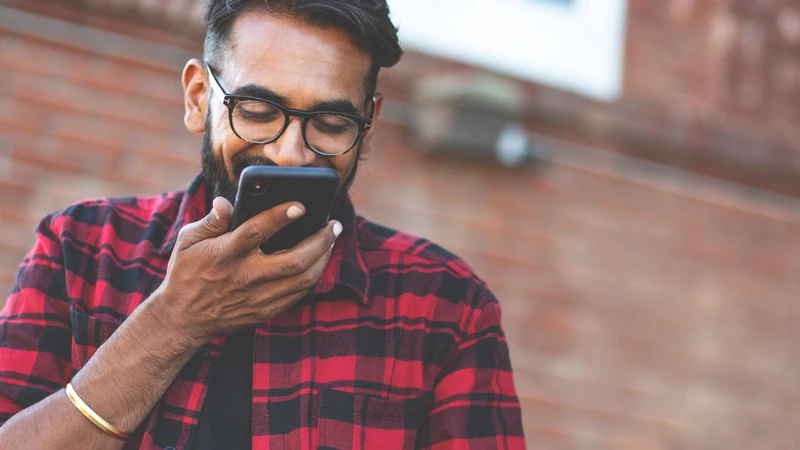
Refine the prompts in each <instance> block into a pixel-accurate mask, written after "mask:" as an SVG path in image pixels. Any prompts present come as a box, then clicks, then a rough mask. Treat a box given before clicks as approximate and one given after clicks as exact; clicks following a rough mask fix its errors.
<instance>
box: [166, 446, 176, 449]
mask: <svg viewBox="0 0 800 450" xmlns="http://www.w3.org/2000/svg"><path fill="white" fill-rule="evenodd" d="M164 450H175V447H172V446H170V447H164Z"/></svg>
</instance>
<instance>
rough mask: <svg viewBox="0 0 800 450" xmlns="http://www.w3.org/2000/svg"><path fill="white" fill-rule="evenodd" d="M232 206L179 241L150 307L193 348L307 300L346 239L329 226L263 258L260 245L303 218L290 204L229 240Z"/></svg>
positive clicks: (217, 208)
mask: <svg viewBox="0 0 800 450" xmlns="http://www.w3.org/2000/svg"><path fill="white" fill-rule="evenodd" d="M232 213H233V207H232V206H231V204H230V202H228V201H227V200H225V199H224V198H222V197H218V198H216V199H214V207H213V209H212V211H211V213H210V214H209V215H208V216H206V217H204V218H203V219H201V220H200V221H198V222H195V223H192V224H189V225H186V226H185V227H183V229H181V231H180V233H179V234H178V241H177V244H176V245H175V250H174V251H173V253H172V257H171V258H170V261H169V265H168V268H167V275H166V278H165V279H164V282H163V283H162V285H161V287H159V289H158V291H157V292H156V294H157V295H154V296H153V297H151V299H150V300H149V301H153V302H158V304H157V305H156V306H155V310H156V311H158V315H161V316H162V317H163V318H164V319H165V323H169V324H170V326H172V327H178V328H179V329H182V330H186V335H185V337H186V338H187V343H188V344H187V345H192V346H197V347H199V346H201V345H204V344H206V343H207V342H209V341H211V340H213V339H215V338H217V337H220V336H226V335H231V334H234V333H236V332H238V331H241V330H244V329H246V328H248V327H252V326H255V325H258V324H260V323H262V322H265V321H267V320H270V319H272V318H273V317H275V316H277V315H278V314H280V313H282V312H283V311H285V310H287V309H288V308H289V307H291V306H292V305H294V304H295V303H296V302H297V301H298V300H300V299H301V298H303V296H304V295H305V294H306V292H307V291H308V290H309V289H311V288H312V287H313V286H314V285H315V284H316V282H317V280H318V279H319V277H320V276H321V275H322V272H323V270H324V269H325V267H326V266H327V264H328V260H329V259H330V255H331V250H332V249H333V244H334V243H335V242H336V238H337V237H338V236H339V234H340V233H341V231H342V225H341V224H340V223H339V222H336V221H331V222H329V223H328V224H327V225H326V226H325V227H324V228H323V229H321V230H319V231H318V232H317V233H316V234H314V235H312V236H310V237H308V238H306V239H305V240H304V241H302V242H300V243H299V244H297V246H295V247H294V248H291V249H289V250H286V251H283V252H279V253H275V254H270V255H265V254H264V253H262V252H261V250H260V249H259V245H260V244H261V243H263V242H264V241H266V240H267V239H268V238H270V237H271V236H272V235H273V234H275V233H276V232H278V231H279V230H280V229H282V228H283V227H285V226H286V225H288V224H290V223H291V222H293V221H294V220H297V219H298V218H299V217H301V216H302V215H303V214H304V213H305V209H304V207H303V205H301V204H299V203H297V202H291V203H286V204H283V205H279V206H276V207H274V208H272V209H270V210H267V211H264V212H262V213H260V214H258V215H257V216H255V217H253V218H251V219H250V220H248V221H247V222H245V223H244V224H242V225H241V226H240V227H238V228H237V229H236V230H234V231H232V232H230V233H228V232H227V230H228V227H229V223H230V219H231V214H232Z"/></svg>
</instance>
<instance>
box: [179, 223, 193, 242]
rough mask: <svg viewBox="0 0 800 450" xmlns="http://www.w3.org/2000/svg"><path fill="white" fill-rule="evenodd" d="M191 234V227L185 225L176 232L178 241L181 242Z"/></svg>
mask: <svg viewBox="0 0 800 450" xmlns="http://www.w3.org/2000/svg"><path fill="white" fill-rule="evenodd" d="M191 234H192V226H191V225H186V226H184V227H183V228H181V229H180V230H179V231H178V240H179V241H181V242H183V241H185V240H186V239H188V238H189V236H190V235H191Z"/></svg>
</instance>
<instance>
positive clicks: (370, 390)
mask: <svg viewBox="0 0 800 450" xmlns="http://www.w3.org/2000/svg"><path fill="white" fill-rule="evenodd" d="M207 205H208V204H207V199H206V185H205V182H204V181H203V179H202V177H198V178H197V179H196V180H195V181H194V182H193V183H192V184H191V186H190V187H189V189H188V190H187V191H186V192H173V193H167V194H163V195H161V196H156V197H146V198H122V199H100V200H93V201H84V202H80V203H77V204H75V205H73V206H70V207H68V208H66V209H64V210H62V211H60V212H57V213H54V214H51V215H49V216H47V217H45V218H44V219H43V220H42V222H41V223H40V224H39V226H38V228H37V229H36V233H37V237H38V241H37V243H36V245H35V247H34V248H33V250H32V251H31V252H30V253H29V254H28V256H27V257H26V258H25V260H24V261H23V262H22V265H21V266H20V268H19V271H18V273H17V278H16V283H15V285H14V287H13V289H12V290H11V293H10V297H9V298H8V303H7V305H6V307H5V308H4V309H3V311H2V313H0V425H2V424H4V423H5V422H6V421H7V420H8V419H9V418H10V417H11V416H12V415H14V414H15V413H16V412H18V411H20V410H21V409H23V408H27V407H29V406H31V405H33V404H34V403H36V402H38V401H40V400H42V399H43V398H45V397H47V396H48V395H50V394H52V393H53V392H56V391H58V390H59V389H61V388H63V387H64V386H65V385H66V384H67V382H68V381H69V380H70V379H71V378H72V376H73V375H74V374H75V373H76V372H77V371H79V370H80V369H81V367H83V366H84V364H85V363H86V362H87V360H88V359H89V358H91V357H92V355H93V354H94V353H95V351H96V350H97V347H98V346H100V345H102V344H103V342H105V340H106V339H108V337H109V336H110V335H111V334H112V333H113V332H114V330H115V329H116V328H117V327H118V326H119V325H120V323H121V322H122V321H124V320H125V318H126V317H128V316H129V315H130V314H131V312H133V310H134V309H135V308H136V307H137V306H138V305H139V304H141V303H142V302H143V301H144V300H145V299H147V297H148V296H149V295H150V294H151V293H152V292H153V291H154V290H155V289H156V288H157V287H158V286H159V285H160V284H161V282H162V281H163V279H164V276H165V273H166V269H167V262H168V261H169V257H170V254H171V252H172V249H173V246H174V244H175V241H176V239H177V235H178V231H179V230H180V229H181V227H182V226H183V225H184V224H188V223H191V222H194V221H197V220H199V219H200V218H202V217H203V216H204V215H205V214H207V212H208V206H207ZM346 210H347V213H346V214H345V215H344V217H342V218H341V219H342V223H343V225H344V232H343V233H342V235H341V236H340V237H339V239H338V241H337V243H336V247H335V249H334V252H333V256H332V257H331V262H330V264H329V265H328V267H327V268H326V270H325V272H324V274H323V275H322V277H321V279H320V280H319V282H318V284H317V285H316V287H315V288H314V289H313V290H312V291H311V294H310V295H309V296H307V297H306V298H305V299H304V300H302V301H301V302H300V303H298V304H297V305H296V306H294V307H292V308H291V309H289V310H288V311H286V312H285V313H284V314H282V315H281V316H279V317H277V318H275V319H274V320H272V321H270V322H267V323H264V324H262V325H261V326H259V327H258V328H257V331H256V334H255V342H254V346H255V352H254V363H253V404H252V406H253V408H252V414H253V416H252V418H253V429H252V432H253V448H254V449H262V448H263V449H267V448H291V449H295V448H368V449H371V448H380V449H389V448H432V449H445V448H447V449H450V448H464V449H467V448H468V449H479V448H480V449H483V448H512V449H518V448H523V447H524V442H523V436H522V426H521V419H520V406H519V401H518V399H517V395H516V393H515V389H514V382H513V379H512V373H511V365H510V363H509V357H508V348H507V345H506V341H505V338H504V335H503V332H502V330H501V327H500V306H499V304H498V302H497V300H496V299H495V298H494V296H493V295H492V293H491V292H490V291H489V290H488V289H487V287H486V285H485V284H484V283H483V282H482V281H481V280H480V279H479V278H478V277H477V276H475V274H473V272H472V271H471V269H470V268H469V266H467V264H465V263H464V262H463V261H461V260H460V259H458V258H457V257H455V256H453V255H451V254H450V253H448V252H446V251H445V250H443V249H442V248H440V247H437V246H436V245H434V244H432V243H430V242H428V241H426V240H424V239H420V238H417V237H413V236H410V235H407V234H403V233H399V232H397V231H394V230H390V229H388V228H384V227H382V226H379V225H376V224H374V223H371V222H369V221H367V220H365V219H364V218H362V217H359V216H356V215H355V212H354V211H353V209H352V206H351V205H350V204H349V203H348V205H347V207H346ZM224 342H225V339H224V338H221V339H217V340H215V341H213V342H211V343H210V344H209V345H208V346H207V347H204V348H203V349H201V350H200V351H198V352H197V354H196V355H195V356H194V357H193V358H192V359H191V360H190V361H189V363H188V364H187V365H186V366H185V367H184V368H183V370H182V371H181V372H180V374H179V375H178V377H177V379H176V380H175V381H174V382H173V384H172V385H171V386H170V387H169V389H168V390H167V391H166V393H165V394H164V396H163V397H162V399H161V400H160V402H159V403H158V404H157V405H156V407H155V408H154V409H153V411H152V413H151V414H150V415H149V417H147V418H146V419H145V420H144V422H143V423H142V425H141V426H140V428H139V430H138V431H137V432H136V433H135V434H134V436H133V437H132V438H131V439H130V441H129V443H128V445H127V447H126V448H131V449H165V448H167V449H169V448H170V447H172V448H175V449H184V448H188V447H190V445H191V443H192V439H193V436H194V434H195V432H196V430H197V422H198V418H199V416H200V410H201V408H202V406H203V400H204V397H205V395H206V392H207V390H208V385H209V381H210V379H211V375H212V374H213V372H214V368H215V365H216V364H217V362H218V361H219V358H220V350H221V349H222V346H223V344H224Z"/></svg>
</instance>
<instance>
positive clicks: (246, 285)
mask: <svg viewBox="0 0 800 450" xmlns="http://www.w3.org/2000/svg"><path fill="white" fill-rule="evenodd" d="M251 285H252V280H251V278H250V276H248V275H246V274H244V273H240V274H238V275H236V276H235V277H233V279H232V280H231V289H233V290H234V291H235V292H248V291H249V290H250V286H251Z"/></svg>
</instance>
